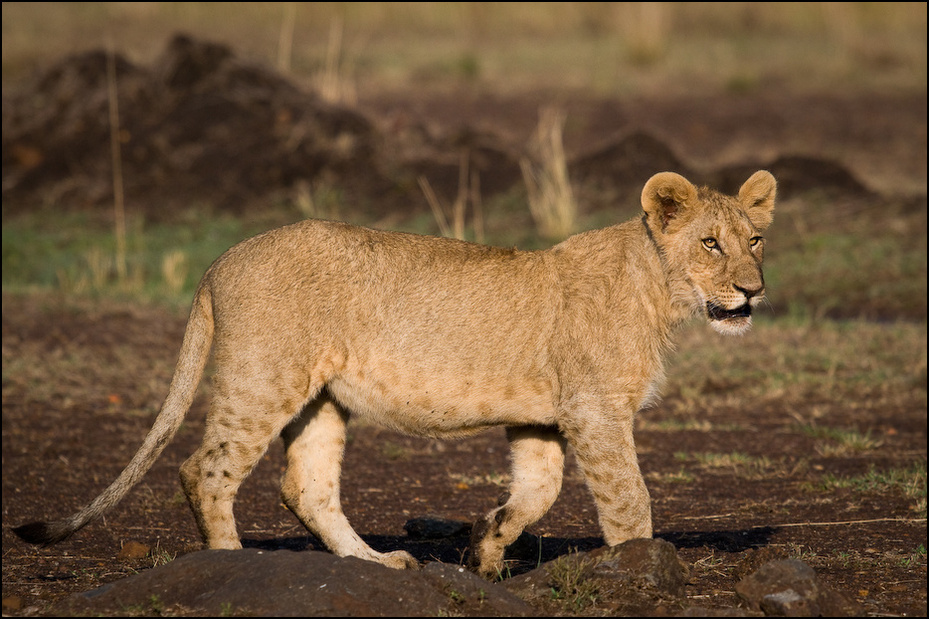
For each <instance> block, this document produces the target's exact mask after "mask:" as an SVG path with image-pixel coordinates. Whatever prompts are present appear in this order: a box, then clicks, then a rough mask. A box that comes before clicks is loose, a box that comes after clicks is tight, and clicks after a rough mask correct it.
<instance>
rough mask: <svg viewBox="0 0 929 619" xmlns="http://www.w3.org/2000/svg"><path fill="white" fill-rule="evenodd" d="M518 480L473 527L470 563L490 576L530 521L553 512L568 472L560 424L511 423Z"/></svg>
mask: <svg viewBox="0 0 929 619" xmlns="http://www.w3.org/2000/svg"><path fill="white" fill-rule="evenodd" d="M507 439H508V440H509V441H510V463H511V468H512V476H513V480H512V482H511V483H510V487H509V491H508V492H506V493H504V495H503V496H502V497H501V498H500V504H499V506H498V507H496V508H495V509H493V510H491V511H490V512H489V513H488V514H487V515H486V516H484V517H483V518H481V519H480V520H478V521H477V523H475V525H474V528H473V529H472V531H471V556H470V565H471V567H472V569H474V570H475V571H476V572H477V573H478V574H480V575H481V576H483V577H485V578H496V577H499V576H500V575H501V572H502V571H503V553H504V551H505V550H506V547H507V546H508V545H510V544H512V543H513V542H514V541H515V540H516V538H517V537H519V535H520V534H521V533H522V532H523V529H525V528H526V527H527V526H529V525H531V524H532V523H534V522H536V521H538V520H539V519H540V518H541V517H542V516H544V515H545V513H546V512H548V510H549V508H551V506H552V504H553V503H554V502H555V499H557V498H558V493H559V492H561V481H562V478H563V476H564V455H565V445H566V441H565V439H564V437H563V436H561V434H560V433H559V432H558V429H557V428H554V427H546V426H524V427H513V428H507Z"/></svg>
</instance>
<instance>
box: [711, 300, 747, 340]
mask: <svg viewBox="0 0 929 619" xmlns="http://www.w3.org/2000/svg"><path fill="white" fill-rule="evenodd" d="M706 315H707V318H708V319H709V321H710V326H711V327H713V329H715V330H716V331H717V332H719V333H722V334H723V335H742V334H743V333H745V332H746V331H748V330H749V329H751V328H752V307H751V305H749V304H748V303H746V304H745V305H742V306H740V307H737V308H735V309H731V310H728V309H726V308H724V307H722V306H719V305H716V304H715V303H707V304H706Z"/></svg>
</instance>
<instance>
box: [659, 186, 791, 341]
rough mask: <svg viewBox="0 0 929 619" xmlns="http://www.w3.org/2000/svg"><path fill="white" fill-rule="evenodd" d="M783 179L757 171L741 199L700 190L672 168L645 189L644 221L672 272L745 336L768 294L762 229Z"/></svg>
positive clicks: (719, 319) (725, 329)
mask: <svg viewBox="0 0 929 619" xmlns="http://www.w3.org/2000/svg"><path fill="white" fill-rule="evenodd" d="M776 191H777V182H776V181H775V180H774V177H773V176H772V175H771V174H770V173H769V172H767V171H764V170H759V171H758V172H755V173H754V174H753V175H752V176H751V177H750V178H749V179H748V180H747V181H745V184H743V185H742V188H741V189H739V195H738V196H737V197H731V196H726V195H723V194H721V193H719V192H717V191H714V190H712V189H707V188H705V187H701V188H697V187H695V186H694V185H693V184H691V183H690V182H689V181H688V180H687V179H685V178H684V177H683V176H681V175H679V174H675V173H673V172H662V173H660V174H656V175H655V176H653V177H652V178H651V179H649V181H648V182H647V183H646V184H645V188H644V189H643V190H642V208H643V209H644V210H645V222H646V225H647V226H648V229H649V231H650V234H651V236H652V238H653V239H654V241H655V244H656V245H657V246H658V249H659V251H660V253H661V255H662V256H663V259H664V260H665V261H666V264H667V266H668V269H669V272H670V273H672V274H674V275H677V276H682V277H683V280H684V282H685V283H686V286H687V287H688V288H689V291H690V292H691V293H692V295H691V298H690V299H689V301H688V302H691V303H692V304H693V305H695V306H698V307H695V309H699V311H701V312H702V313H703V314H704V315H705V316H706V318H707V320H709V322H710V324H711V325H712V326H713V328H714V329H716V330H717V331H719V332H720V333H725V334H740V333H744V332H745V331H747V330H748V329H749V328H750V327H751V323H752V308H753V307H755V306H756V305H758V303H760V302H761V300H762V299H763V298H764V292H765V286H764V276H763V274H762V270H761V263H762V259H763V257H764V237H762V235H761V233H762V232H763V231H764V230H765V228H767V227H768V226H769V225H770V224H771V221H772V220H773V217H774V196H775V193H776Z"/></svg>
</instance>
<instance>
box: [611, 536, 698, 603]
mask: <svg viewBox="0 0 929 619" xmlns="http://www.w3.org/2000/svg"><path fill="white" fill-rule="evenodd" d="M603 554H604V557H603V558H602V559H601V560H600V562H599V563H598V564H597V566H596V568H594V576H595V577H599V578H609V579H613V580H625V581H628V582H629V583H630V584H632V585H633V586H635V587H637V588H639V589H643V590H651V591H653V592H655V593H659V594H661V595H666V596H671V597H681V596H683V595H684V587H685V586H686V585H687V580H688V578H689V577H690V573H689V572H690V570H689V569H688V568H687V566H686V565H685V564H684V563H683V562H682V561H681V560H680V559H679V558H678V556H677V549H676V548H675V547H674V544H671V543H670V542H666V541H664V540H661V539H633V540H629V541H628V542H626V543H624V544H620V545H619V546H615V547H613V548H610V549H608V550H606V551H604V553H603Z"/></svg>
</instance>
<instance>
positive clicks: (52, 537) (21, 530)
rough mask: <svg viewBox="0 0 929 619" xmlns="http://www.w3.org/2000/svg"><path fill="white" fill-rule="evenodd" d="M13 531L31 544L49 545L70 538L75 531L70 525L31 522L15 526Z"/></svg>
mask: <svg viewBox="0 0 929 619" xmlns="http://www.w3.org/2000/svg"><path fill="white" fill-rule="evenodd" d="M56 525H57V526H56ZM13 533H15V534H16V535H18V536H19V537H20V538H21V539H23V540H25V541H27V542H29V543H30V544H42V545H43V546H47V545H50V544H57V543H58V542H62V541H64V540H66V539H68V538H69V537H71V534H72V533H74V531H72V530H71V528H70V527H65V526H61V525H60V524H58V523H48V522H30V523H29V524H24V525H23V526H21V527H16V528H14V529H13Z"/></svg>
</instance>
